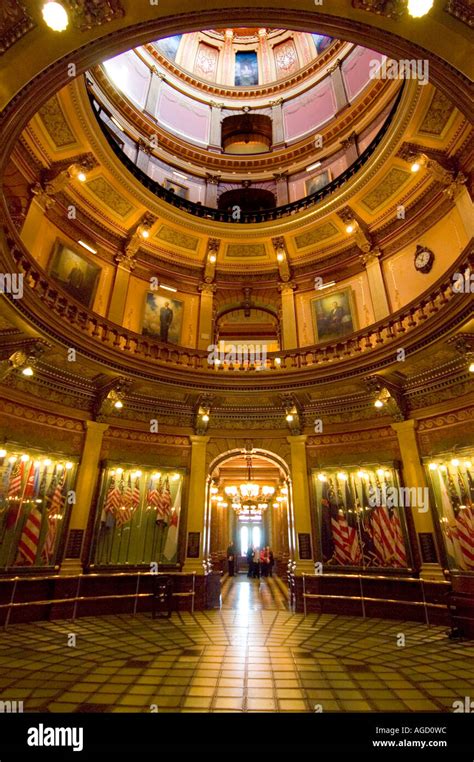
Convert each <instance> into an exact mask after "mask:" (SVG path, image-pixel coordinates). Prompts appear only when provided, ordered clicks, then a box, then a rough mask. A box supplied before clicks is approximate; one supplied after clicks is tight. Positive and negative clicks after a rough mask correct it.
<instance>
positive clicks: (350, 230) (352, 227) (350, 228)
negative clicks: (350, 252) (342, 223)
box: [346, 225, 355, 235]
mask: <svg viewBox="0 0 474 762" xmlns="http://www.w3.org/2000/svg"><path fill="white" fill-rule="evenodd" d="M354 230H355V228H354V225H347V227H346V233H348V234H349V235H350V234H351V233H353V232H354Z"/></svg>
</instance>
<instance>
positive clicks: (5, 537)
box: [0, 445, 77, 571]
mask: <svg viewBox="0 0 474 762" xmlns="http://www.w3.org/2000/svg"><path fill="white" fill-rule="evenodd" d="M76 470H77V466H76V463H74V462H73V461H72V460H68V459H66V458H64V457H62V456H61V455H58V454H57V453H49V452H44V451H32V450H28V451H25V449H21V448H19V447H15V446H10V445H5V446H4V447H3V448H2V449H1V450H0V569H3V570H5V571H6V570H8V569H9V568H12V567H13V568H15V569H19V568H20V567H36V566H39V567H51V566H52V567H54V566H55V565H56V564H57V563H58V555H59V551H60V548H61V540H62V537H63V532H64V527H65V525H66V519H67V514H68V512H69V511H70V510H71V508H72V505H73V504H74V502H75V493H74V489H73V488H74V483H75V479H76Z"/></svg>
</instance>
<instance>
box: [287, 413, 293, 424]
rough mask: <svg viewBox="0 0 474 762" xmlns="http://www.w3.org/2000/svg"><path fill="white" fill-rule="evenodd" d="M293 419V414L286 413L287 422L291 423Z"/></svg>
mask: <svg viewBox="0 0 474 762" xmlns="http://www.w3.org/2000/svg"><path fill="white" fill-rule="evenodd" d="M293 419H294V416H293V415H292V414H291V413H288V415H287V416H286V420H287V421H288V423H291V422H292V420H293Z"/></svg>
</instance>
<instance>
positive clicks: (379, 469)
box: [376, 468, 385, 476]
mask: <svg viewBox="0 0 474 762" xmlns="http://www.w3.org/2000/svg"><path fill="white" fill-rule="evenodd" d="M376 474H377V476H384V474H385V471H384V470H383V468H378V469H377V471H376Z"/></svg>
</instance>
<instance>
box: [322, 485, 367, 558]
mask: <svg viewBox="0 0 474 762" xmlns="http://www.w3.org/2000/svg"><path fill="white" fill-rule="evenodd" d="M328 501H329V506H330V509H331V529H332V537H333V542H334V556H333V558H334V560H335V561H336V563H338V564H349V565H355V564H359V563H360V561H361V553H360V544H359V538H358V535H357V529H356V527H355V526H350V525H349V523H348V521H347V516H346V514H345V512H344V503H343V502H342V499H341V501H340V503H338V499H337V497H336V493H335V490H334V488H333V484H332V481H331V480H329V489H328Z"/></svg>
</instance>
